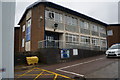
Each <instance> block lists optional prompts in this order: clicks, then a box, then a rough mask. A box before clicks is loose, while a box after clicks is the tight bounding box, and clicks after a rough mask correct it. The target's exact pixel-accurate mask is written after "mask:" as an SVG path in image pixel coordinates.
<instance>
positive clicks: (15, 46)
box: [14, 27, 20, 52]
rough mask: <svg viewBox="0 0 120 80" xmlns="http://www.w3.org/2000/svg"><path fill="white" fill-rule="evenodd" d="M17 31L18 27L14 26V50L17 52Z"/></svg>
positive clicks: (18, 30)
mask: <svg viewBox="0 0 120 80" xmlns="http://www.w3.org/2000/svg"><path fill="white" fill-rule="evenodd" d="M19 32H20V27H15V28H14V52H19Z"/></svg>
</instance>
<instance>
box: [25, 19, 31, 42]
mask: <svg viewBox="0 0 120 80" xmlns="http://www.w3.org/2000/svg"><path fill="white" fill-rule="evenodd" d="M30 34H31V19H29V20H28V21H27V27H26V41H29V40H30V36H31V35H30Z"/></svg>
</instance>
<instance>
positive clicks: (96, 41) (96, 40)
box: [92, 38, 99, 46]
mask: <svg viewBox="0 0 120 80" xmlns="http://www.w3.org/2000/svg"><path fill="white" fill-rule="evenodd" d="M98 43H99V39H97V38H92V45H94V46H98Z"/></svg>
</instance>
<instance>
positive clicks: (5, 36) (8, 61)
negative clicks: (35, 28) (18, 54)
mask: <svg viewBox="0 0 120 80" xmlns="http://www.w3.org/2000/svg"><path fill="white" fill-rule="evenodd" d="M14 18H15V2H2V68H5V69H6V70H5V72H2V78H14ZM0 30H1V29H0ZM0 32H1V31H0ZM0 39H1V38H0ZM0 51H1V50H0Z"/></svg>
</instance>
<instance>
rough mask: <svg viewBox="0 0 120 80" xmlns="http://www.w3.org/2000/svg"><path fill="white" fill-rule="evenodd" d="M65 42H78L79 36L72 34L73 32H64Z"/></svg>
mask: <svg viewBox="0 0 120 80" xmlns="http://www.w3.org/2000/svg"><path fill="white" fill-rule="evenodd" d="M66 42H70V43H78V42H79V36H78V35H73V34H66Z"/></svg>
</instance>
